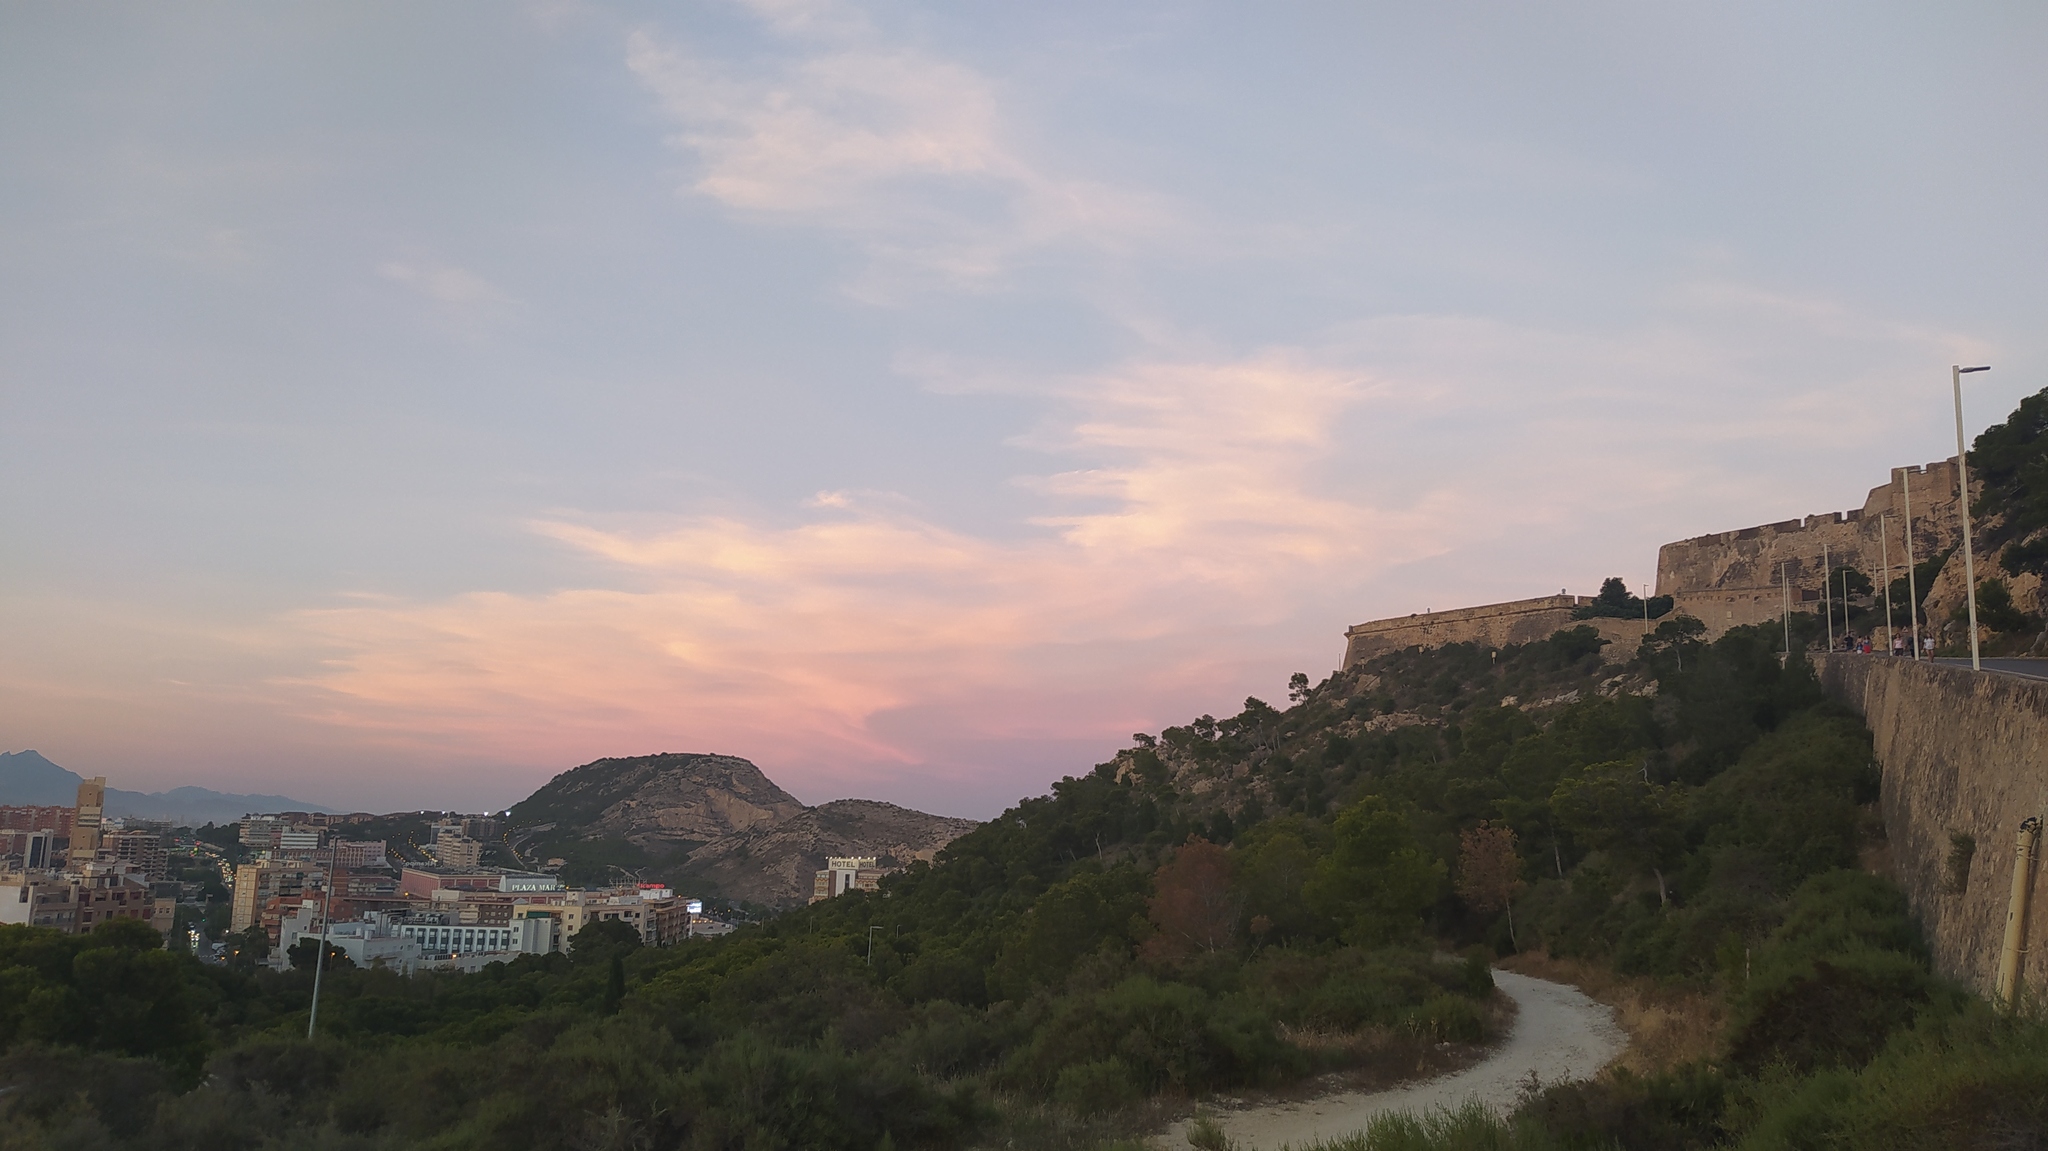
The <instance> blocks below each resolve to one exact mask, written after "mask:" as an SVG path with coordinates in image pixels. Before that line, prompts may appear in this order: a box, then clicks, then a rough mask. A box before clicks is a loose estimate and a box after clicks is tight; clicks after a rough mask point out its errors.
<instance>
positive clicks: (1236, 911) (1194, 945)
mask: <svg viewBox="0 0 2048 1151" xmlns="http://www.w3.org/2000/svg"><path fill="white" fill-rule="evenodd" d="M1231 872H1232V867H1231V858H1230V853H1229V852H1227V851H1225V850H1224V849H1223V848H1221V847H1218V846H1217V845H1215V844H1213V843H1210V842H1209V841H1208V840H1206V839H1203V838H1202V837H1201V836H1192V837H1190V838H1189V839H1188V841H1187V843H1186V845H1184V846H1183V847H1181V849H1180V850H1178V851H1176V852H1174V853H1173V858H1172V859H1169V860H1167V861H1166V862H1165V863H1164V864H1162V865H1160V868H1159V870H1158V871H1157V872H1155V873H1153V876H1152V891H1153V894H1152V899H1151V902H1150V903H1149V904H1147V906H1146V911H1147V913H1148V915H1149V916H1150V918H1151V920H1152V925H1153V926H1154V927H1156V928H1158V931H1159V933H1158V934H1157V935H1154V936H1153V937H1152V938H1150V939H1148V940H1146V941H1145V944H1144V946H1143V947H1141V948H1140V949H1139V952H1140V954H1141V955H1143V956H1144V957H1145V958H1146V959H1148V960H1151V961H1153V962H1166V963H1174V962H1178V961H1180V960H1182V959H1186V958H1187V957H1188V956H1190V955H1193V954H1195V953H1197V952H1213V951H1221V950H1224V949H1225V948H1228V947H1231V946H1233V945H1234V944H1235V943H1236V940H1237V921H1238V918H1239V916H1240V915H1241V914H1242V913H1243V909H1244V897H1243V896H1242V895H1240V894H1239V893H1238V892H1237V891H1236V890H1235V889H1234V887H1233V885H1232V883H1231Z"/></svg>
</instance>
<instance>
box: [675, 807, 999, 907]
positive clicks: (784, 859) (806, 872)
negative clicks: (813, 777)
mask: <svg viewBox="0 0 2048 1151" xmlns="http://www.w3.org/2000/svg"><path fill="white" fill-rule="evenodd" d="M976 826H977V825H976V824H975V822H974V821H973V820H971V819H954V818H950V817H947V816H943V815H927V814H925V813H924V812H921V811H912V810H910V809H909V808H907V807H898V806H896V805H895V804H893V803H880V802H877V801H875V800H872V799H838V800H834V801H832V802H831V803H826V804H821V805H819V806H817V807H813V808H809V809H806V810H805V811H804V812H803V813H802V814H800V815H797V816H796V817H795V818H792V819H789V820H787V821H785V822H782V823H777V824H774V825H771V826H768V827H762V828H756V829H753V830H751V831H745V832H741V833H739V834H737V835H731V836H727V837H726V838H724V839H720V840H716V841H714V842H711V843H707V844H705V845H704V846H702V847H700V848H698V849H696V850H695V851H692V852H691V853H690V860H689V864H688V866H687V867H686V869H685V872H684V874H685V875H687V876H690V877H691V878H694V879H699V880H701V881H703V882H704V884H705V885H706V886H708V887H713V888H716V889H717V890H718V891H719V892H720V893H721V894H723V895H725V896H726V897H728V898H732V899H745V900H750V901H752V902H755V903H766V904H770V905H774V906H788V905H791V904H796V903H802V902H804V901H805V900H807V899H809V898H810V896H811V881H812V875H813V873H815V872H816V871H817V870H818V869H819V868H821V867H823V866H825V858H826V857H827V856H832V855H872V856H875V857H877V859H878V860H879V862H880V863H881V865H882V866H883V867H903V866H906V865H908V864H909V863H910V862H911V861H913V860H918V859H922V860H927V861H929V860H931V859H932V858H933V857H934V856H936V855H937V854H938V853H939V850H940V849H941V848H943V847H945V846H946V845H947V844H948V843H951V842H953V841H954V840H955V839H958V838H959V837H960V836H962V835H965V834H967V833H968V832H970V831H972V830H974V828H975V827H976Z"/></svg>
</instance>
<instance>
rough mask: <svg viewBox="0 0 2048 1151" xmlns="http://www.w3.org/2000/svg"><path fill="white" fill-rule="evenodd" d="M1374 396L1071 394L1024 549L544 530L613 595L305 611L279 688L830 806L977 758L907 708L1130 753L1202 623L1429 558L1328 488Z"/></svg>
mask: <svg viewBox="0 0 2048 1151" xmlns="http://www.w3.org/2000/svg"><path fill="white" fill-rule="evenodd" d="M1368 392H1369V389H1368V388H1367V387H1366V386H1365V385H1363V384H1362V383H1360V382H1359V381H1358V380H1357V379H1356V378H1355V377H1352V376H1347V375H1345V374H1342V373H1337V372H1332V371H1329V370H1326V369H1322V368H1318V367H1314V366H1309V365H1305V364H1301V363H1298V362H1295V361H1293V360H1290V359H1288V358H1286V357H1281V356H1274V357H1269V358H1264V359H1257V360H1251V361H1245V362H1239V363H1231V364H1157V363H1154V364H1140V365H1134V366H1132V367H1130V368H1127V369H1125V370H1123V371H1120V372H1116V373H1112V374H1110V375H1108V376H1105V377H1103V378H1100V379H1095V380H1087V381H1073V382H1071V383H1070V384H1069V385H1068V386H1066V387H1065V388H1064V389H1063V390H1061V392H1060V394H1059V396H1058V402H1059V403H1060V404H1062V405H1063V407H1064V408H1065V410H1066V412H1067V414H1068V417H1069V418H1068V419H1067V420H1066V421H1065V423H1064V424H1063V425H1062V426H1060V427H1057V428H1053V429H1049V430H1046V431H1042V432H1040V433H1038V434H1036V435H1034V436H1033V437H1031V438H1030V439H1031V442H1033V443H1034V444H1036V445H1038V446H1041V447H1043V448H1045V449H1046V450H1049V451H1056V452H1060V453H1064V454H1070V455H1075V456H1081V457H1084V458H1087V459H1089V460H1090V461H1092V462H1093V466H1090V467H1085V468H1077V469H1074V470H1069V471H1062V472H1057V473H1054V474H1050V475H1045V476H1038V477H1029V478H1027V480H1026V481H1025V482H1027V483H1028V484H1030V485H1031V486H1032V487H1033V488H1034V489H1036V490H1038V491H1039V492H1041V493H1042V495H1043V496H1044V498H1045V501H1046V503H1047V505H1048V508H1047V510H1046V511H1045V513H1044V514H1042V515H1040V516H1039V517H1037V518H1036V520H1035V521H1034V523H1035V524H1036V526H1037V527H1038V528H1039V529H1040V530H1039V532H1038V533H1037V534H1035V535H1027V536H1026V537H1025V538H1023V539H1021V540H1017V539H989V538H982V537H979V536H975V535H970V534H966V533H962V532H959V531H955V530H952V529H948V528H945V527H942V526H940V525H937V524H934V523H932V522H929V521H927V520H925V519H921V518H919V517H918V516H916V515H914V514H912V513H909V512H906V511H902V510H899V509H897V508H895V507H894V506H893V504H892V502H891V501H873V503H874V505H875V506H870V501H864V500H863V499H861V498H860V497H858V496H852V495H848V494H846V493H827V494H826V495H825V496H821V497H820V498H818V499H817V500H814V501H813V505H814V508H815V511H814V513H813V515H812V516H811V518H809V519H808V520H806V521H804V522H801V523H799V524H797V525H796V526H793V527H767V526H762V525H759V524H755V523H750V522H748V521H746V520H744V519H739V518H734V517H730V516H706V517H698V518H691V519H685V520H682V521H680V522H678V523H676V524H675V525H674V526H672V527H671V528H669V529H668V530H665V531H660V532H651V533H649V532H624V531H614V530H607V529H605V528H602V527H598V526H594V525H592V524H589V523H582V522H576V521H573V520H567V519H554V520H548V521H543V522H537V523H535V524H534V525H533V527H534V530H535V531H537V532H539V533H541V534H543V535H545V536H547V537H549V538H552V539H554V540H557V541H559V542H560V543H561V544H563V545H564V546H566V547H570V548H574V549H576V550H577V551H579V552H582V553H584V554H586V555H589V556H593V557H597V558H599V559H602V560H603V561H606V562H607V563H608V564H610V565H612V566H613V567H614V569H615V570H616V572H617V573H618V578H617V580H616V581H615V582H614V583H613V585H612V586H600V587H585V588H573V589H565V590H561V591H557V592H554V593H551V594H547V595H531V596H521V595H510V594H505V593H501V592H490V591H478V592H473V593H470V594H466V595H460V596H455V597H452V598H449V599H445V600H439V601H431V602H394V601H388V600H362V601H358V602H355V603H352V604H349V605H346V606H340V607H333V608H326V609H320V610H313V611H305V612H301V613H298V615H297V616H296V617H295V624H296V626H297V627H298V628H300V629H302V630H303V632H304V633H305V634H306V635H307V636H308V637H309V638H310V639H312V640H314V641H317V642H319V643H321V644H323V645H326V646H328V647H330V648H331V649H333V650H334V651H335V652H337V653H338V654H337V656H336V658H335V659H334V660H333V661H332V662H331V663H330V664H329V665H328V666H327V668H326V670H325V671H324V672H322V673H321V674H318V675H315V676H311V677H304V678H301V679H298V680H296V681H294V684H293V686H294V688H295V689H296V690H297V691H299V692H300V693H302V695H301V698H302V705H301V706H303V707H305V708H307V709H308V710H307V714H308V715H309V716H312V717H315V718H318V719H319V720H321V721H323V722H326V723H330V724H336V725H340V726H343V727H348V728H353V729H356V730H358V731H359V732H360V733H361V734H362V735H364V736H366V737H369V738H372V739H376V740H385V741H394V742H397V743H400V744H404V743H408V742H414V741H416V740H418V739H419V738H420V737H421V733H432V735H431V737H430V738H432V739H433V740H434V741H435V742H437V743H438V742H441V741H444V740H446V739H447V738H449V737H450V736H457V737H459V738H460V740H461V741H462V742H463V743H464V744H465V745H466V746H467V747H468V748H469V750H470V752H471V753H472V754H481V755H486V756H493V757H499V758H503V759H507V760H513V761H524V762H554V763H567V762H573V761H577V760H580V759H583V758H588V757H589V756H590V755H592V754H594V753H595V752H596V751H597V750H600V749H601V750H603V751H604V752H606V753H618V752H622V751H625V750H628V749H633V748H639V749H642V750H653V749H655V748H656V747H675V748H684V747H689V748H717V749H720V750H726V751H733V752H737V753H740V754H747V755H751V756H754V757H757V758H759V759H761V761H762V762H764V763H776V764H782V765H787V766H786V767H785V771H787V772H789V773H791V774H792V779H791V781H790V782H791V785H792V786H797V787H800V788H803V787H808V788H809V789H811V790H813V791H814V792H815V790H816V789H818V788H824V789H826V790H830V789H831V787H832V784H833V782H834V781H835V780H839V779H844V778H845V777H846V776H847V775H848V774H849V773H851V774H853V775H855V776H860V775H871V774H874V773H876V772H880V771H883V770H885V769H900V768H906V767H908V768H913V769H916V770H922V771H929V772H933V773H937V774H947V773H954V774H958V773H972V772H974V771H976V770H977V766H978V765H975V764H971V763H970V764H962V763H949V764H940V763H934V762H932V760H933V756H934V754H935V748H934V747H933V746H927V744H926V741H925V740H924V738H923V736H922V735H921V734H920V732H921V731H924V730H929V729H930V728H931V727H932V724H930V723H929V722H927V723H925V724H922V725H918V726H917V727H916V728H914V729H905V728H904V727H903V726H902V725H900V724H897V723H893V722H883V721H884V720H885V718H886V717H891V716H897V715H901V714H905V713H910V712H916V713H919V714H923V715H926V716H932V715H938V714H943V715H944V716H945V721H944V722H943V723H942V724H939V725H938V726H939V727H941V728H943V729H944V730H945V733H946V735H945V738H944V739H942V740H940V741H939V742H941V743H945V742H948V741H950V743H952V744H954V745H958V744H960V743H961V742H962V741H965V743H967V744H972V743H973V742H975V741H977V740H989V741H1001V740H1006V739H1039V738H1052V739H1073V738H1076V737H1080V738H1090V739H1105V738H1115V737H1121V736H1123V735H1125V734H1127V733H1128V731H1129V730H1130V727H1129V726H1128V724H1129V723H1130V716H1131V714H1132V713H1133V712H1134V711H1138V712H1142V711H1143V710H1144V707H1145V704H1144V702H1143V701H1145V700H1147V699H1152V698H1156V697H1157V696H1158V695H1159V694H1160V693H1162V692H1168V691H1171V690H1173V689H1175V688H1178V687H1180V686H1183V685H1184V684H1185V682H1186V680H1187V678H1188V677H1189V675H1190V674H1191V673H1196V671H1197V669H1199V668H1201V667H1203V666H1206V665H1209V664H1211V663H1212V662H1213V661H1214V660H1215V659H1216V658H1217V653H1216V652H1215V651H1205V650H1203V649H1205V648H1208V647H1209V646H1211V641H1213V640H1214V639H1215V637H1218V636H1220V635H1223V634H1226V633H1229V632H1231V631H1232V630H1233V629H1241V628H1244V627H1256V626H1259V625H1262V624H1272V623H1275V622H1277V621H1280V620H1283V619H1285V618H1287V617H1288V616H1289V615H1290V614H1291V613H1292V611H1293V607H1294V605H1295V604H1296V603H1297V602H1298V601H1299V599H1300V598H1301V597H1302V596H1303V595H1305V594H1307V593H1308V591H1309V589H1311V588H1312V587H1313V586H1314V585H1316V584H1317V583H1318V582H1324V581H1328V580H1329V579H1330V578H1331V577H1332V575H1333V574H1334V573H1337V572H1338V571H1340V570H1341V571H1342V572H1343V573H1344V574H1345V577H1346V578H1347V579H1355V578H1357V577H1358V576H1359V575H1361V574H1364V573H1367V572H1370V571H1373V570H1379V569H1382V568H1384V567H1386V566H1388V565H1391V564H1395V563H1400V562H1403V561H1406V560H1410V559H1413V558H1416V557H1417V556H1419V555H1422V554H1426V553H1427V552H1428V551H1429V550H1430V549H1431V546H1432V545H1431V543H1430V539H1431V532H1430V529H1429V527H1428V525H1427V517H1426V516H1424V515H1422V514H1420V513H1416V512H1404V513H1391V512H1385V511H1381V510H1377V509H1374V508H1371V507H1367V506H1363V505H1359V504H1354V503H1349V502H1346V501H1343V500H1338V499H1333V498H1330V497H1328V496H1326V495H1319V494H1317V493H1316V492H1315V491H1314V490H1312V487H1313V483H1314V476H1313V471H1314V469H1315V467H1316V466H1317V464H1318V463H1319V461H1320V460H1321V458H1322V457H1323V456H1324V455H1325V454H1326V453H1327V452H1328V451H1329V449H1330V438H1329V429H1330V427H1331V426H1332V424H1333V421H1334V420H1335V418H1336V417H1337V415H1338V414H1339V413H1340V412H1342V411H1343V410H1344V409H1346V408H1347V407H1350V406H1351V405H1353V404H1355V403H1357V402H1358V401H1359V400H1360V399H1361V398H1362V397H1363V396H1365V395H1366V394H1367V393H1368ZM1075 504H1085V505H1087V506H1085V507H1073V506H1071V505H1075ZM1223 620H1227V621H1230V623H1229V624H1228V625H1227V626H1221V627H1219V626H1218V621H1223ZM1074 766H1075V767H1083V766H1085V764H1077V765H1074ZM913 774H914V772H913Z"/></svg>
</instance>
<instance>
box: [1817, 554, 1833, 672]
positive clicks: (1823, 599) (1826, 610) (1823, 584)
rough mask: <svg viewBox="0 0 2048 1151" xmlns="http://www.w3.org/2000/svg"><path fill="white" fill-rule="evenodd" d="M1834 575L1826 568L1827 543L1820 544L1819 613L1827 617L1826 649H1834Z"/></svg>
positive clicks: (1831, 651) (1831, 650)
mask: <svg viewBox="0 0 2048 1151" xmlns="http://www.w3.org/2000/svg"><path fill="white" fill-rule="evenodd" d="M1834 588H1835V577H1834V575H1833V574H1832V573H1831V572H1830V571H1829V570H1828V545H1826V544H1822V545H1820V614H1822V615H1824V616H1826V617H1828V651H1829V652H1830V653H1833V652H1834V650H1835V602H1834V598H1833V597H1834V594H1835V592H1834Z"/></svg>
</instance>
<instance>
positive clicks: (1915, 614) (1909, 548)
mask: <svg viewBox="0 0 2048 1151" xmlns="http://www.w3.org/2000/svg"><path fill="white" fill-rule="evenodd" d="M1899 478H1900V479H1901V480H1903V481H1905V486H1906V599H1907V600H1908V601H1910V602H1908V603H1907V604H1906V620H1907V622H1909V623H1911V624H1912V625H1913V658H1914V659H1919V658H1920V587H1919V583H1920V581H1919V577H1917V576H1915V575H1914V574H1913V469H1912V468H1900V469H1899Z"/></svg>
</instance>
